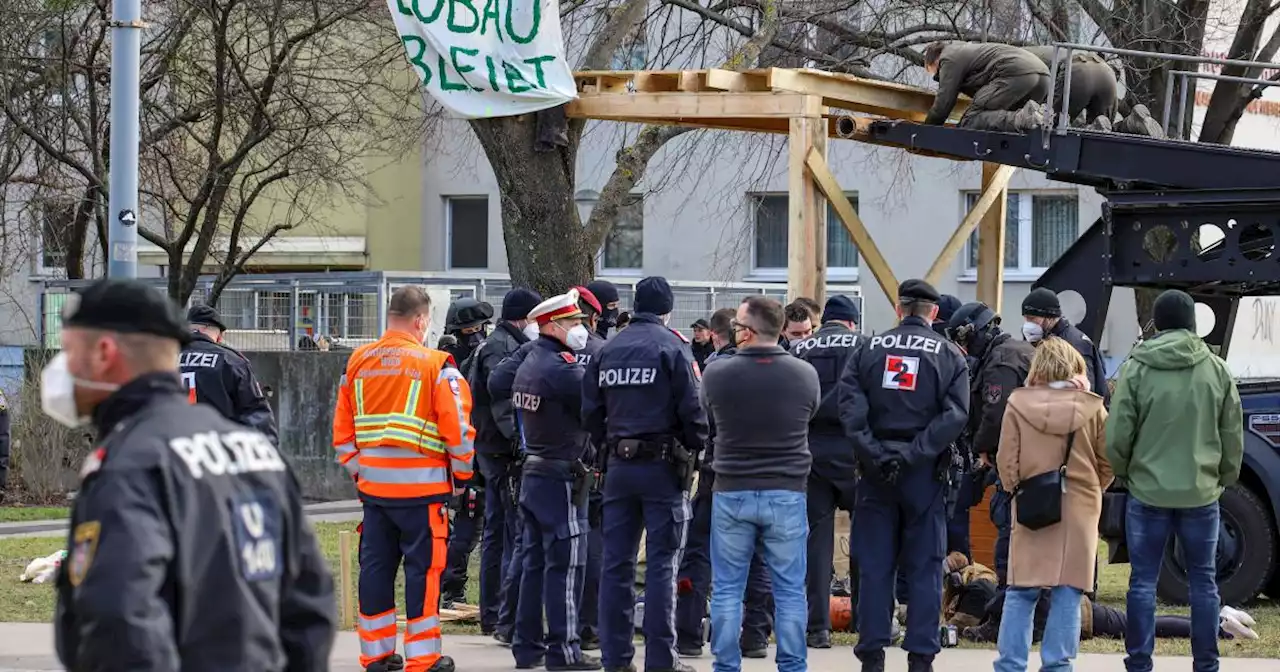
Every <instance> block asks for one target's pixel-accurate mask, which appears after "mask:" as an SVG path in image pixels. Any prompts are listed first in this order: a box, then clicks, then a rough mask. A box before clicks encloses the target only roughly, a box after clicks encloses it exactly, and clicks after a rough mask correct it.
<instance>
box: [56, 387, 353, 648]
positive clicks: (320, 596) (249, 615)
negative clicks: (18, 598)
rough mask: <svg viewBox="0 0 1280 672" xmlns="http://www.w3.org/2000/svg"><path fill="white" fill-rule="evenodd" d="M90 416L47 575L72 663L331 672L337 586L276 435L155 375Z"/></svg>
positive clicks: (62, 644)
mask: <svg viewBox="0 0 1280 672" xmlns="http://www.w3.org/2000/svg"><path fill="white" fill-rule="evenodd" d="M93 423H94V425H95V426H96V428H97V431H98V435H99V436H101V437H103V438H102V443H101V444H100V445H99V447H98V448H96V449H94V450H93V452H91V453H90V454H89V457H88V458H86V460H85V464H84V467H83V468H82V469H81V472H80V473H81V479H82V482H81V484H80V491H79V495H78V496H77V497H76V499H75V503H74V504H73V505H72V511H71V532H70V535H69V538H68V540H67V549H68V552H69V557H68V558H67V560H66V561H65V562H64V563H63V564H62V567H61V569H60V570H59V573H58V580H57V598H58V602H57V610H56V613H55V617H54V630H55V635H56V640H57V650H58V658H59V659H60V660H61V661H62V663H63V664H64V665H65V666H66V667H67V669H69V670H183V672H200V671H204V670H208V671H209V672H226V671H227V670H290V671H294V670H296V671H297V672H304V671H311V670H326V669H328V668H329V664H328V661H329V653H330V649H331V648H332V646H333V637H334V627H335V625H336V621H337V616H336V613H335V612H336V605H335V602H334V595H333V579H332V577H331V575H330V573H329V569H328V566H327V565H326V563H325V560H324V557H323V556H321V554H320V549H319V547H318V546H317V544H316V538H315V536H314V535H313V534H312V531H311V527H310V525H308V524H307V522H306V519H305V514H304V513H303V509H302V497H301V493H300V492H299V488H298V483H297V481H296V480H295V479H294V475H293V473H292V472H291V471H290V470H289V466H288V464H287V463H286V462H285V460H284V459H283V458H282V457H281V456H280V453H279V452H277V451H276V448H275V446H274V445H273V443H272V442H271V441H270V440H268V439H267V438H266V437H265V436H263V435H262V434H260V433H259V432H257V431H254V430H252V429H248V428H246V427H243V426H241V425H239V424H236V423H234V422H232V421H230V420H228V419H226V418H224V417H222V416H221V415H219V414H218V413H217V412H216V411H215V410H213V409H212V408H209V407H207V406H203V405H195V406H193V405H191V404H190V403H188V402H187V398H186V390H184V389H183V387H182V385H181V384H180V382H179V379H178V377H177V376H175V375H172V374H164V373H158V374H150V375H146V376H143V377H141V378H138V379H137V380H134V381H133V382H130V383H128V384H127V385H125V386H124V387H122V388H120V390H118V391H117V392H116V393H115V394H113V395H111V397H109V398H108V399H107V400H106V401H104V402H103V403H101V404H100V405H99V406H98V407H97V408H96V409H95V410H94V413H93Z"/></svg>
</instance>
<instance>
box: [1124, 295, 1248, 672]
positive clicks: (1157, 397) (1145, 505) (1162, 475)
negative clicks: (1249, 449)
mask: <svg viewBox="0 0 1280 672" xmlns="http://www.w3.org/2000/svg"><path fill="white" fill-rule="evenodd" d="M1152 317H1153V319H1154V321H1155V327H1156V330H1157V331H1158V332H1159V333H1157V334H1156V335H1155V336H1154V337H1153V338H1151V339H1148V340H1147V341H1144V342H1143V343H1141V344H1139V345H1138V346H1137V347H1136V348H1134V350H1133V353H1132V354H1131V355H1130V358H1129V361H1128V362H1127V363H1126V364H1125V365H1124V367H1123V368H1122V369H1121V371H1120V379H1119V381H1118V382H1117V384H1116V389H1115V392H1114V394H1113V395H1112V397H1111V415H1110V416H1109V417H1108V418H1107V458H1108V460H1110V462H1111V468H1112V469H1113V470H1114V471H1115V475H1116V480H1117V481H1119V480H1124V481H1125V482H1127V483H1128V488H1129V498H1128V505H1127V509H1126V511H1125V528H1126V529H1125V541H1126V544H1127V546H1128V548H1129V564H1130V569H1131V574H1130V577H1129V594H1128V598H1127V607H1128V613H1129V621H1128V623H1127V631H1126V636H1125V640H1126V642H1127V646H1126V648H1127V649H1128V650H1129V656H1128V658H1127V659H1126V660H1125V667H1126V669H1128V670H1129V671H1130V672H1150V670H1151V669H1152V662H1151V653H1152V649H1153V648H1154V646H1155V612H1156V596H1155V591H1156V577H1157V576H1159V574H1160V564H1161V561H1162V559H1163V557H1164V552H1165V547H1166V546H1167V544H1168V541H1169V535H1171V534H1174V535H1177V538H1178V542H1179V544H1180V546H1181V548H1182V550H1183V554H1184V558H1185V564H1186V567H1187V579H1188V584H1189V586H1188V587H1189V589H1190V602H1191V654H1192V657H1193V658H1194V659H1195V665H1194V668H1195V669H1197V670H1210V669H1213V670H1216V669H1218V612H1219V602H1218V586H1217V577H1216V566H1215V563H1214V554H1215V552H1216V550H1217V545H1218V498H1219V497H1221V496H1222V490H1223V489H1224V488H1226V487H1228V486H1231V485H1232V484H1234V483H1235V482H1236V481H1237V480H1239V478H1240V465H1241V462H1242V460H1243V459H1244V424H1243V410H1242V409H1241V407H1240V393H1239V392H1238V391H1237V390H1236V384H1235V381H1234V380H1233V379H1232V377H1231V373H1230V371H1228V370H1227V365H1226V363H1225V362H1223V361H1222V360H1221V359H1219V358H1218V357H1217V356H1216V355H1214V354H1213V353H1212V352H1210V351H1209V348H1208V346H1206V345H1205V344H1204V341H1202V340H1201V339H1200V337H1199V336H1197V335H1196V313H1195V302H1194V301H1193V300H1192V298H1191V296H1190V295H1188V294H1187V293H1186V292H1182V291H1178V290H1176V289H1171V290H1168V291H1166V292H1164V293H1163V294H1161V295H1160V296H1159V298H1157V299H1156V302H1155V306H1154V309H1153V314H1152Z"/></svg>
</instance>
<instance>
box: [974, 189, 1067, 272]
mask: <svg viewBox="0 0 1280 672" xmlns="http://www.w3.org/2000/svg"><path fill="white" fill-rule="evenodd" d="M981 193H982V192H981V191H979V190H976V189H961V190H960V219H959V220H958V221H957V225H959V222H960V221H964V217H965V215H968V214H969V196H970V195H978V194H981ZM1036 196H1071V197H1074V198H1075V199H1076V218H1077V221H1076V236H1075V239H1073V242H1074V240H1077V239H1079V238H1080V235H1081V234H1080V222H1079V216H1080V191H1079V190H1078V189H1018V190H1013V189H1010V190H1009V198H1014V197H1017V198H1018V199H1019V201H1018V265H1017V266H1016V267H1008V266H1006V267H1005V269H1004V280H1005V282H1035V281H1036V280H1039V279H1040V276H1041V275H1043V274H1044V272H1045V271H1047V270H1049V267H1048V266H1044V267H1038V266H1032V265H1031V263H1032V262H1031V260H1032V259H1034V258H1035V250H1034V248H1035V240H1034V235H1035V197H1036ZM977 231H978V230H977V229H976V228H975V229H974V234H976V233H977ZM972 236H973V234H970V237H969V239H968V240H966V241H965V245H964V251H963V254H964V261H963V264H964V270H963V271H962V272H961V274H960V278H959V279H960V280H961V281H964V282H976V281H977V280H978V269H977V267H976V266H970V265H969V257H970V256H971V255H973V252H974V251H973V237H972ZM1001 261H1002V262H1003V256H1002V258H1001Z"/></svg>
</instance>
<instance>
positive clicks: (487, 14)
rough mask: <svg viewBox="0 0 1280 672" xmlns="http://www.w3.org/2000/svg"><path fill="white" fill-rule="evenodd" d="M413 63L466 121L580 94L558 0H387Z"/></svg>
mask: <svg viewBox="0 0 1280 672" xmlns="http://www.w3.org/2000/svg"><path fill="white" fill-rule="evenodd" d="M387 6H388V7H390V9H391V16H392V18H393V19H395V22H396V32H398V33H399V34H400V41H401V42H402V43H403V44H404V47H405V52H406V55H407V56H408V58H409V64H410V65H412V66H413V69H414V71H415V72H416V73H417V75H418V78H419V79H420V80H421V81H422V84H423V86H425V87H426V88H427V91H428V92H429V93H430V94H431V97H433V98H435V99H436V101H438V102H439V103H440V104H441V105H443V106H444V107H445V109H447V110H449V112H451V113H453V114H454V115H455V116H458V117H462V118H464V119H482V118H486V117H505V116H511V115H517V114H526V113H528V112H536V111H538V110H544V109H547V108H549V107H555V106H557V105H560V104H563V103H566V102H568V101H570V100H573V99H574V98H576V97H577V90H576V87H575V86H574V82H573V72H572V71H571V70H570V69H569V64H568V63H567V62H566V61H565V57H564V36H563V34H562V33H561V32H560V6H559V4H558V2H557V1H556V0H387Z"/></svg>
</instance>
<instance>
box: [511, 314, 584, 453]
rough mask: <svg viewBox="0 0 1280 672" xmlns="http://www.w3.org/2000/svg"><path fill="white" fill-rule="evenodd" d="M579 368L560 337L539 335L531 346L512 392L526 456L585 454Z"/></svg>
mask: <svg viewBox="0 0 1280 672" xmlns="http://www.w3.org/2000/svg"><path fill="white" fill-rule="evenodd" d="M582 370H583V369H582V365H581V364H579V363H578V362H577V359H576V357H574V353H573V351H572V350H570V349H569V348H568V347H566V346H565V345H564V344H563V343H561V342H560V341H558V340H556V339H554V338H551V337H550V336H539V337H538V340H536V341H534V342H533V343H532V344H531V347H530V350H529V353H528V356H527V357H525V360H524V362H523V363H522V364H520V370H519V371H518V372H517V373H516V379H515V383H514V384H513V385H512V391H511V399H512V403H514V404H515V407H516V409H517V410H516V412H517V413H518V414H519V415H520V428H521V434H522V435H523V437H524V446H525V451H526V452H527V453H528V454H529V455H533V456H536V457H542V458H546V459H550V460H562V461H573V460H581V459H583V458H584V457H587V455H586V449H587V447H588V446H587V433H586V431H584V430H583V429H582V415H581V414H582Z"/></svg>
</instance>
